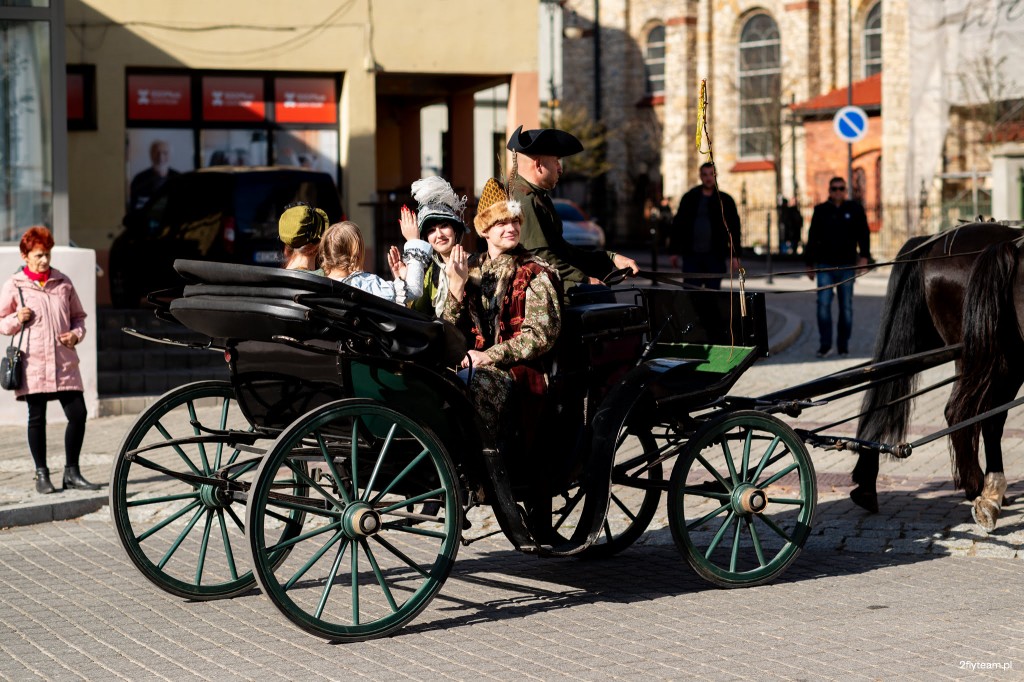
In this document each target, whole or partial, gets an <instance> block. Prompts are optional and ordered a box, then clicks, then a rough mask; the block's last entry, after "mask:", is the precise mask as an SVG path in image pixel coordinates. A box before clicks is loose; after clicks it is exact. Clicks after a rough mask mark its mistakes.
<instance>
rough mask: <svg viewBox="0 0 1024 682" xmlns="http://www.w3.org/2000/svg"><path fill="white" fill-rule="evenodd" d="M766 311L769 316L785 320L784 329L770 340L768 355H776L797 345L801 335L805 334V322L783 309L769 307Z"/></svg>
mask: <svg viewBox="0 0 1024 682" xmlns="http://www.w3.org/2000/svg"><path fill="white" fill-rule="evenodd" d="M766 310H767V311H768V313H769V314H772V315H778V316H779V317H781V318H783V323H782V329H781V330H780V331H779V332H778V333H776V334H774V335H773V337H772V338H770V339H768V353H769V355H776V354H778V353H781V352H782V351H784V350H786V349H787V348H789V347H790V346H792V345H793V344H794V343H796V341H797V339H799V338H800V334H801V333H803V330H804V322H803V320H801V319H800V317H799V316H798V315H795V314H793V313H791V312H789V311H788V310H783V309H782V308H774V307H772V306H768V307H767V308H766Z"/></svg>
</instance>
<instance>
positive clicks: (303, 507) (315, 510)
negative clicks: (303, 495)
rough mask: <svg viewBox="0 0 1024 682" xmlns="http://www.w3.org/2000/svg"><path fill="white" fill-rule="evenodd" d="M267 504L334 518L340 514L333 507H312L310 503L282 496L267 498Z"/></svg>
mask: <svg viewBox="0 0 1024 682" xmlns="http://www.w3.org/2000/svg"><path fill="white" fill-rule="evenodd" d="M267 505H268V506H269V505H274V506H275V507H284V508H285V509H292V510H294V511H301V512H306V513H307V514H314V515H316V516H324V517H327V518H329V519H333V518H336V517H337V516H338V512H336V511H334V510H332V509H324V508H323V507H311V506H310V505H308V504H299V503H298V502H292V501H291V500H282V499H281V498H278V497H270V498H267Z"/></svg>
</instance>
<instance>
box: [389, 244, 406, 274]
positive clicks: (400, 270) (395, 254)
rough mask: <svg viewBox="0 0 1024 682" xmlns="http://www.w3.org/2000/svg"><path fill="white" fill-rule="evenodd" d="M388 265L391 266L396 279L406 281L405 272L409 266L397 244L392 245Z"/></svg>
mask: <svg viewBox="0 0 1024 682" xmlns="http://www.w3.org/2000/svg"><path fill="white" fill-rule="evenodd" d="M388 267H389V268H391V274H392V275H393V276H394V278H395V279H400V280H402V281H403V282H404V281H405V273H406V272H407V271H408V269H409V268H408V266H407V265H406V264H405V262H404V261H403V260H402V252H401V251H399V250H398V247H397V246H392V247H391V248H390V249H389V250H388Z"/></svg>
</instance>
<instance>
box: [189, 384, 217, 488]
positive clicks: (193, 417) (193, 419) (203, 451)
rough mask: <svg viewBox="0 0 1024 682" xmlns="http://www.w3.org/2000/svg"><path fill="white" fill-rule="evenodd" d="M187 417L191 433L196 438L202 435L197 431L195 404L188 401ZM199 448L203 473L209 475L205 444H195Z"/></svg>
mask: <svg viewBox="0 0 1024 682" xmlns="http://www.w3.org/2000/svg"><path fill="white" fill-rule="evenodd" d="M186 404H187V405H188V417H189V423H190V424H191V425H192V433H193V434H195V435H196V436H201V435H203V432H202V431H201V430H200V429H199V420H198V419H196V404H195V402H193V401H191V400H189V401H188V403H186ZM197 445H198V446H199V457H200V458H201V459H202V460H203V473H206V474H209V473H210V471H211V470H210V460H209V459H208V458H207V457H206V444H205V443H197Z"/></svg>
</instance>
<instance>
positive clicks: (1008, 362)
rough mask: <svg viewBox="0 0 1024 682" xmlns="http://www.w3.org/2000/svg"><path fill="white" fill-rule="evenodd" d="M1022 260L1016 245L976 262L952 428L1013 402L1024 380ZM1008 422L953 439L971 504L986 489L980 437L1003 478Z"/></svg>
mask: <svg viewBox="0 0 1024 682" xmlns="http://www.w3.org/2000/svg"><path fill="white" fill-rule="evenodd" d="M1018 256H1019V250H1018V248H1017V246H1016V244H1015V243H1014V242H1002V243H999V244H993V245H992V246H989V247H988V248H986V249H985V251H984V252H983V253H982V254H981V255H980V256H979V257H978V259H977V262H976V263H975V265H974V268H973V269H972V271H971V277H970V280H969V282H968V285H967V291H966V292H965V294H964V320H963V344H964V347H963V354H962V358H961V361H960V379H959V380H958V381H957V382H956V384H954V386H953V391H952V394H951V395H950V398H949V402H948V403H947V404H946V421H947V422H949V424H950V425H952V424H957V423H960V422H962V421H964V420H966V419H970V418H971V417H974V416H976V415H978V414H980V413H982V412H985V411H986V410H989V409H991V408H993V407H995V406H996V405H998V404H1001V403H1004V402H1007V401H1009V400H1012V399H1013V398H1014V396H1015V395H1016V393H1017V390H1018V389H1019V388H1020V386H1021V382H1022V380H1024V372H1022V368H1021V365H1020V361H1018V360H1015V359H1014V358H1015V357H1016V356H1018V355H1019V353H1020V352H1021V348H1022V340H1021V336H1020V331H1019V327H1018V322H1017V315H1016V311H1015V306H1014V300H1013V292H1014V283H1015V280H1016V277H1017V264H1018ZM1005 421H1006V415H1005V414H1000V415H996V416H995V417H992V418H991V419H988V420H986V421H985V422H983V423H981V424H974V425H971V426H968V427H965V428H963V429H960V430H958V431H955V432H953V433H952V434H951V435H950V437H949V443H950V456H951V459H952V465H953V483H954V485H956V486H957V487H958V488H962V489H963V490H964V491H965V493H966V494H967V497H968V499H974V498H975V497H977V496H978V495H979V493H981V491H982V486H983V479H982V470H981V466H980V465H979V463H978V436H979V434H984V436H985V456H986V460H987V469H988V471H989V472H997V473H1002V470H1003V463H1002V449H1001V445H1000V438H1001V436H1002V431H1003V428H1002V427H1003V424H1004V423H1005ZM996 487H998V486H996ZM999 497H1000V498H1001V497H1002V495H1001V494H1000V495H999ZM999 503H1000V504H1001V503H1002V500H1001V499H1000V500H999ZM997 514H998V512H997ZM983 525H986V524H983ZM992 525H993V526H994V520H993V522H992Z"/></svg>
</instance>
